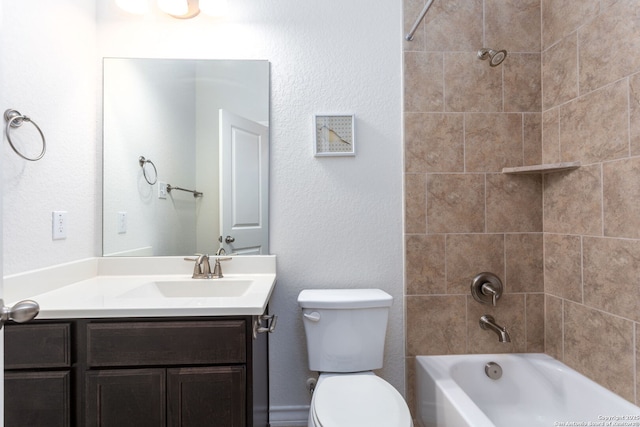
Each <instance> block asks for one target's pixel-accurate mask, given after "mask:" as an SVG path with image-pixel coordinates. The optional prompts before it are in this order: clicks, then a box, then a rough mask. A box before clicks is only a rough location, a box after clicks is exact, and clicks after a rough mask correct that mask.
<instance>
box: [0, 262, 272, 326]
mask: <svg viewBox="0 0 640 427" xmlns="http://www.w3.org/2000/svg"><path fill="white" fill-rule="evenodd" d="M212 264H213V257H212ZM193 265H194V263H193V262H186V261H184V260H183V258H182V257H149V258H116V257H114V258H90V259H86V260H81V261H76V262H73V263H68V264H62V265H58V266H54V267H48V268H45V269H40V270H34V271H30V272H25V273H20V274H17V275H13V276H6V277H5V278H4V287H5V301H6V302H7V305H9V306H11V305H13V304H15V303H16V302H18V301H19V300H22V299H33V300H35V301H36V302H37V303H38V304H39V305H40V314H38V317H37V318H38V319H59V318H97V317H165V316H166V317H173V316H231V315H260V314H263V313H264V312H265V311H266V307H267V304H268V302H269V299H270V298H271V293H272V292H273V288H274V286H275V282H276V270H275V256H274V255H267V256H241V257H233V259H232V260H230V261H225V262H223V263H222V270H223V273H224V278H222V279H192V278H191V273H192V271H193ZM149 272H152V274H149Z"/></svg>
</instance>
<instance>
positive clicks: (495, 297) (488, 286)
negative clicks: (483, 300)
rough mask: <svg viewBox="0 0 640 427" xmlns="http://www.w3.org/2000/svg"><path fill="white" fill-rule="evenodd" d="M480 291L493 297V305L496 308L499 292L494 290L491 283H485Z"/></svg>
mask: <svg viewBox="0 0 640 427" xmlns="http://www.w3.org/2000/svg"><path fill="white" fill-rule="evenodd" d="M480 291H481V292H482V293H483V294H485V295H491V305H493V306H494V307H495V306H496V303H497V302H498V301H497V300H498V292H497V291H496V290H495V289H493V286H491V284H490V283H483V284H482V287H481V288H480Z"/></svg>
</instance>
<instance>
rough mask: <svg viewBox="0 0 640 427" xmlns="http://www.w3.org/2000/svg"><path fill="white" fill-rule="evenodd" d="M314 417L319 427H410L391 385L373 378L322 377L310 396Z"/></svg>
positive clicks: (402, 400) (402, 405)
mask: <svg viewBox="0 0 640 427" xmlns="http://www.w3.org/2000/svg"><path fill="white" fill-rule="evenodd" d="M312 409H313V417H314V420H315V421H316V422H317V423H318V424H319V425H320V426H322V427H356V426H363V427H364V426H366V427H377V426H379V427H391V426H393V427H396V426H397V427H409V426H411V415H410V414H409V408H408V407H407V404H406V403H405V401H404V399H403V398H402V396H401V395H400V393H398V391H397V390H396V389H395V388H393V387H392V386H391V384H389V383H387V382H386V381H384V380H383V379H382V378H380V377H377V376H375V375H336V376H331V377H328V378H325V379H324V380H323V381H322V385H321V386H318V388H316V390H315V392H314V394H313V408H312Z"/></svg>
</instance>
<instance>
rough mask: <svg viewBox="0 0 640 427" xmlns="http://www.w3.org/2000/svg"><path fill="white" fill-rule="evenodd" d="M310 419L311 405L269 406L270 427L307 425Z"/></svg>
mask: <svg viewBox="0 0 640 427" xmlns="http://www.w3.org/2000/svg"><path fill="white" fill-rule="evenodd" d="M308 419H309V405H302V406H275V407H274V406H272V407H270V408H269V426H270V427H306V426H307V422H308Z"/></svg>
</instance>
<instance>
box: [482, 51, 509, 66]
mask: <svg viewBox="0 0 640 427" xmlns="http://www.w3.org/2000/svg"><path fill="white" fill-rule="evenodd" d="M506 57H507V51H506V50H504V49H502V50H493V49H487V48H483V49H480V50H479V51H478V58H480V59H482V60H483V61H484V60H485V59H489V65H491V66H492V67H497V66H498V65H500V64H502V61H504V60H505V58H506Z"/></svg>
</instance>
